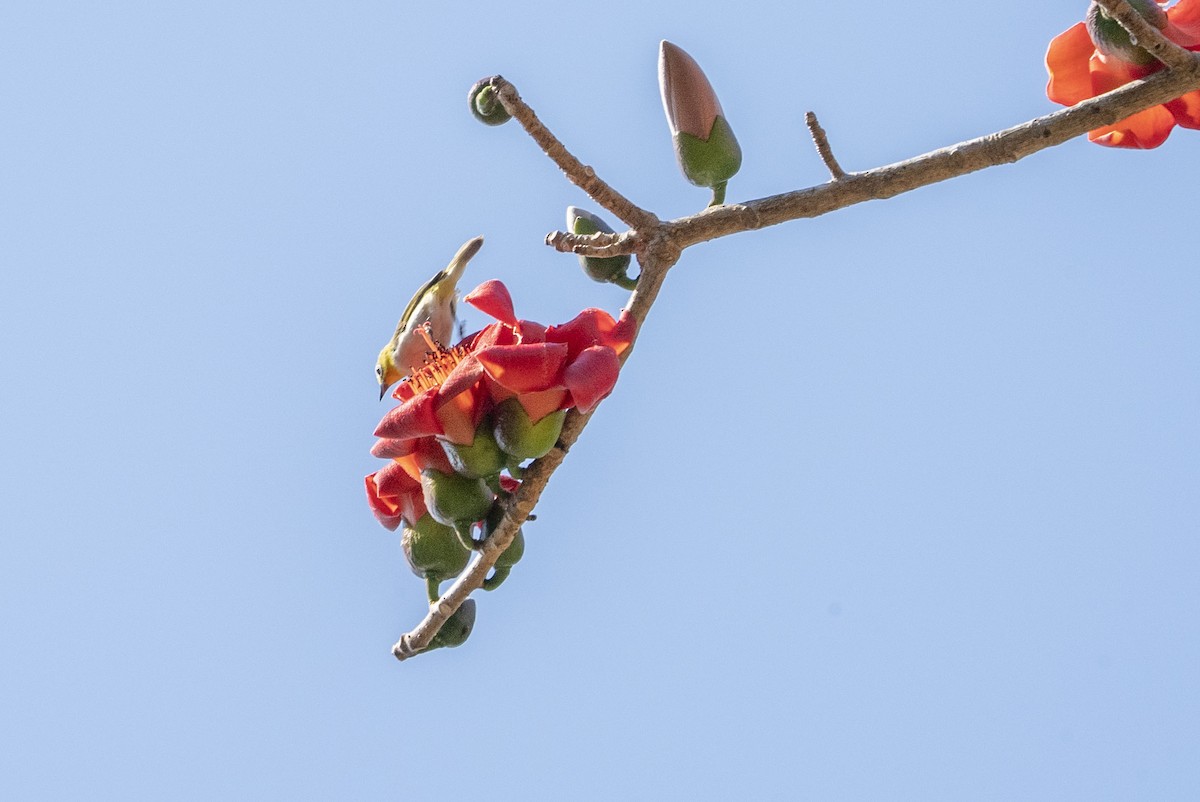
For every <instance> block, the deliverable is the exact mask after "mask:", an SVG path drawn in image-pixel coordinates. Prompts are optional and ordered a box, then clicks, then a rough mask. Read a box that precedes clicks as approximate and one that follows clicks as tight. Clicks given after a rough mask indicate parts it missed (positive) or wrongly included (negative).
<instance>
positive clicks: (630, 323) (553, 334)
mask: <svg viewBox="0 0 1200 802" xmlns="http://www.w3.org/2000/svg"><path fill="white" fill-rule="evenodd" d="M621 317H622V322H621V323H620V324H618V323H617V321H615V320H613V319H612V315H610V314H609V313H608V312H605V311H604V310H603V309H584V310H583V311H582V312H580V313H579V314H578V315H576V316H575V317H574V319H572V320H569V321H567V322H566V323H563V324H562V325H560V326H551V327H550V328H549V329H547V330H546V340H547V341H549V342H555V343H566V344H567V345H568V346H569V347H570V349H571V351H570V353H571V358H572V359H574V358H575V356H576V355H578V354H579V352H580V351H582V350H583V349H585V348H590V347H591V346H593V345H609V346H612V347H614V348H615V347H616V346H618V345H619V346H620V348H621V350H622V351H624V350H625V349H626V348H628V347H629V343H630V342H632V337H633V331H634V328H636V323H634V320H633V318H631V317H628V316H627V315H624V314H622V316H621Z"/></svg>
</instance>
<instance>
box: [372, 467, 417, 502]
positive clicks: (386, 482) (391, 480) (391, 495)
mask: <svg viewBox="0 0 1200 802" xmlns="http://www.w3.org/2000/svg"><path fill="white" fill-rule="evenodd" d="M375 486H376V487H377V488H378V489H379V497H380V498H382V499H396V498H399V497H400V496H401V495H403V494H404V493H410V492H412V491H413V490H420V489H421V483H420V482H419V481H417V480H416V479H414V478H413V477H411V476H409V475H408V473H407V472H406V471H405V470H404V467H403V466H401V465H400V463H398V462H389V463H388V464H387V465H384V466H383V467H382V468H380V469H379V470H377V471H375Z"/></svg>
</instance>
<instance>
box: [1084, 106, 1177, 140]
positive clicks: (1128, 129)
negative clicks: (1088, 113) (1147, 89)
mask: <svg viewBox="0 0 1200 802" xmlns="http://www.w3.org/2000/svg"><path fill="white" fill-rule="evenodd" d="M1174 127H1175V116H1174V115H1173V114H1171V112H1169V111H1167V109H1166V108H1165V107H1164V106H1151V107H1150V108H1148V109H1146V110H1145V111H1139V112H1138V113H1137V114H1133V115H1130V116H1129V117H1126V118H1125V119H1124V120H1119V121H1117V122H1115V123H1113V124H1112V125H1107V126H1105V127H1103V128H1097V129H1096V130H1095V131H1089V132H1088V139H1090V140H1092V141H1093V142H1095V143H1097V144H1100V145H1108V146H1109V147H1113V148H1156V147H1158V146H1159V145H1161V144H1162V143H1163V142H1165V141H1166V140H1167V136H1168V135H1169V134H1170V133H1171V129H1172V128H1174Z"/></svg>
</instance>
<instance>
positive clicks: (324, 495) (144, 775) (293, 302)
mask: <svg viewBox="0 0 1200 802" xmlns="http://www.w3.org/2000/svg"><path fill="white" fill-rule="evenodd" d="M407 5H409V4H399V3H348V4H328V3H307V2H302V3H286V4H285V3H258V4H245V3H227V2H215V3H205V4H202V5H193V6H190V7H174V6H172V7H165V6H158V5H154V4H146V3H123V2H114V3H109V4H104V5H103V6H99V5H93V4H83V3H37V4H34V3H22V4H9V5H8V6H6V7H5V8H4V9H3V10H0V109H3V119H4V123H3V125H0V145H2V147H0V267H2V268H3V269H2V270H0V342H2V343H3V352H4V354H5V357H6V359H7V365H6V375H7V380H6V381H5V382H4V387H3V390H2V391H0V413H3V416H4V419H5V421H6V422H7V425H5V426H4V427H3V433H2V435H0V442H2V447H0V483H2V485H0V486H2V488H3V490H2V492H0V512H2V516H3V519H4V521H5V522H6V526H5V527H4V528H5V534H4V535H3V537H2V538H0V639H2V641H3V643H4V644H5V646H6V654H7V659H6V660H5V668H4V672H3V673H4V679H5V681H4V692H3V693H2V694H0V735H3V740H4V742H5V744H6V746H5V748H4V749H3V750H0V792H2V795H4V796H6V797H11V798H25V799H37V798H44V799H71V798H85V797H86V798H106V799H107V798H111V799H161V798H179V799H212V798H245V799H250V798H253V799H297V798H368V797H378V796H382V795H385V794H386V795H390V796H400V797H401V798H411V799H427V798H432V797H433V795H434V794H442V795H450V794H454V795H461V796H463V797H467V796H478V795H480V794H485V793H486V794H490V795H491V798H493V799H497V800H507V799H531V798H572V799H610V798H614V797H617V798H630V799H675V798H689V799H727V798H731V797H739V798H759V799H783V798H788V799H797V798H799V799H922V800H929V799H1013V798H1021V799H1055V800H1062V799H1088V800H1095V799H1131V798H1140V799H1188V798H1194V797H1195V794H1196V793H1197V790H1198V789H1200V762H1198V761H1197V760H1196V755H1197V754H1198V753H1200V671H1197V666H1198V665H1200V624H1198V623H1197V622H1198V621H1200V615H1198V613H1200V586H1198V583H1197V577H1198V576H1200V543H1198V541H1197V537H1196V536H1197V532H1198V531H1200V493H1197V488H1198V487H1200V456H1198V454H1200V448H1198V447H1200V424H1198V423H1197V421H1198V419H1200V416H1198V414H1197V413H1198V411H1200V322H1198V317H1197V314H1196V310H1197V308H1200V271H1198V270H1197V260H1196V254H1195V249H1194V247H1192V246H1191V245H1190V244H1189V243H1191V242H1192V241H1193V239H1194V233H1193V228H1194V223H1193V221H1192V217H1193V214H1194V213H1193V210H1194V203H1195V195H1194V178H1195V176H1196V174H1197V171H1198V170H1200V138H1198V137H1200V135H1198V134H1197V133H1196V132H1190V131H1183V130H1179V131H1176V132H1175V133H1174V134H1173V135H1172V136H1171V138H1170V139H1169V140H1168V142H1167V143H1166V144H1165V145H1164V146H1163V147H1162V148H1160V149H1158V150H1156V151H1152V152H1144V153H1138V152H1120V151H1113V150H1107V149H1103V148H1100V147H1097V146H1094V145H1090V144H1088V143H1086V142H1085V141H1083V140H1078V141H1074V142H1071V143H1068V144H1066V145H1064V146H1062V147H1059V148H1056V149H1053V150H1052V151H1048V152H1043V153H1040V154H1036V155H1034V156H1032V157H1030V158H1028V159H1026V160H1024V161H1022V162H1020V163H1018V164H1016V165H1011V166H1005V167H1000V168H995V169H992V170H988V171H985V172H983V173H979V174H975V175H971V176H967V177H964V178H960V179H956V180H953V181H951V182H948V183H944V184H940V185H937V186H934V187H929V188H925V189H922V190H918V191H916V192H913V193H910V194H907V195H903V196H900V197H897V198H894V199H891V200H888V201H882V202H871V203H866V204H862V205H860V206H857V207H852V208H849V209H845V210H841V211H838V212H836V213H833V214H830V215H828V216H826V217H823V218H820V219H817V220H811V221H800V222H794V223H790V224H786V225H783V226H779V227H776V228H773V229H770V230H765V231H760V232H756V233H753V234H742V235H738V236H735V237H731V238H728V239H725V240H721V241H718V242H713V243H708V244H706V245H703V246H698V247H696V248H694V249H691V250H689V251H688V252H687V253H686V254H685V255H684V258H683V259H682V260H681V261H680V263H679V264H678V266H677V267H676V268H675V269H674V271H673V272H672V274H671V275H670V277H669V278H668V281H667V284H666V288H665V290H664V294H663V296H662V298H661V301H660V304H659V305H658V306H656V307H655V309H654V310H653V312H652V314H651V316H650V319H649V321H648V322H647V325H646V327H645V329H644V335H643V337H642V339H641V340H640V341H639V345H638V349H637V353H636V354H635V355H634V357H633V359H632V360H631V361H630V362H629V363H628V365H627V366H626V369H625V371H624V372H623V374H622V377H621V380H620V382H619V384H618V386H617V390H616V392H615V393H614V395H613V396H612V397H611V398H610V399H609V400H608V401H606V402H605V403H604V404H603V406H602V407H601V408H600V411H599V412H598V413H597V415H596V416H595V418H594V419H593V421H592V424H591V425H590V426H589V428H588V430H587V432H586V434H585V435H584V437H583V438H582V439H581V441H580V442H579V444H578V445H577V446H576V447H575V448H574V449H573V450H572V453H571V455H570V457H569V459H568V460H567V462H566V464H565V465H564V467H563V468H562V469H561V470H560V471H559V473H558V474H556V475H555V477H554V479H553V481H552V482H551V484H550V486H549V488H548V490H547V493H546V495H545V496H544V500H543V503H542V504H541V505H540V506H539V509H538V520H537V522H536V523H534V524H530V525H528V526H527V527H526V529H525V534H526V539H527V551H526V557H525V559H524V560H523V561H522V562H521V563H520V565H518V566H517V568H516V569H515V570H514V572H513V575H512V577H511V578H510V579H509V581H508V582H507V583H506V584H505V586H504V587H503V588H502V589H500V590H499V591H498V592H496V593H492V594H487V595H484V596H481V597H480V598H479V605H480V608H479V619H478V626H477V629H476V631H475V632H474V634H473V635H472V636H471V638H470V640H469V641H468V643H467V644H466V645H464V646H463V647H462V648H459V649H455V650H442V651H439V652H437V653H434V654H430V655H426V656H424V657H421V658H419V659H416V660H412V661H409V662H406V663H403V664H400V663H397V662H396V661H395V660H393V658H392V657H391V655H390V653H389V649H390V647H391V644H392V643H393V642H394V641H395V639H396V638H397V637H398V636H399V635H400V634H401V633H402V632H403V631H405V630H406V629H408V628H409V627H411V626H412V625H413V624H414V623H415V622H416V621H418V620H419V619H420V617H421V615H422V607H423V604H424V602H423V588H422V586H421V582H420V581H419V580H417V579H416V578H415V577H413V576H412V575H411V574H410V573H409V571H408V568H407V566H406V565H405V563H404V560H403V556H402V554H401V551H400V547H399V537H398V535H397V534H394V533H390V532H388V531H386V530H384V529H382V528H381V527H379V526H378V525H377V524H376V523H375V522H374V520H373V518H372V517H371V515H370V512H369V511H368V509H367V507H366V504H365V501H364V499H363V493H362V484H361V483H362V477H363V476H364V475H365V474H367V473H369V472H371V471H373V470H375V469H376V467H378V464H379V463H378V461H377V460H374V459H373V458H372V457H371V456H370V455H369V453H368V449H369V447H370V445H371V443H372V441H373V438H372V436H371V432H372V430H373V429H374V427H375V424H376V422H377V421H378V419H379V417H380V416H381V415H382V413H383V412H384V411H385V409H386V407H385V406H384V405H381V404H380V403H379V402H378V401H377V400H376V395H377V393H376V388H375V384H374V380H373V376H372V372H371V370H372V365H373V361H374V358H375V354H376V353H377V352H378V349H379V347H380V346H381V345H382V344H383V342H384V341H385V340H386V339H387V337H388V336H389V334H390V333H391V330H392V327H393V326H394V324H395V320H396V318H397V317H398V316H399V313H400V312H401V310H402V309H403V307H404V304H405V303H406V302H407V300H408V298H409V295H410V294H411V292H412V290H413V289H414V288H415V287H416V286H418V285H419V284H420V283H421V282H422V281H424V280H425V279H426V278H427V277H428V276H429V275H430V274H432V272H433V271H435V270H436V269H438V268H440V267H441V266H442V265H444V264H445V262H446V260H447V259H448V258H449V256H450V255H451V254H453V252H454V251H455V249H456V248H457V247H458V245H459V244H460V243H462V242H463V241H464V240H466V239H467V238H469V237H471V236H474V235H477V234H482V235H484V236H485V237H486V239H487V243H486V245H485V246H484V249H483V251H482V252H481V254H480V255H479V256H478V257H477V259H476V260H475V261H474V262H473V263H472V265H471V267H470V269H469V270H468V274H467V278H466V280H465V284H466V286H467V287H468V288H469V287H472V286H474V285H475V284H476V283H478V282H480V281H483V280H485V279H487V278H493V277H495V278H500V279H502V280H503V281H504V282H505V283H506V284H507V285H508V286H509V288H510V289H511V291H512V294H513V296H514V299H515V303H516V307H517V311H518V313H519V314H521V315H522V316H525V317H529V318H533V319H537V320H541V321H543V322H546V323H553V322H561V321H564V320H567V319H569V318H570V317H571V316H573V315H574V314H575V313H576V312H577V311H578V310H579V309H581V308H583V307H586V306H601V307H604V308H607V309H609V310H611V311H615V310H617V309H618V308H619V307H620V305H621V304H622V303H623V302H624V298H625V294H624V293H623V292H621V291H620V290H618V289H616V288H613V287H608V286H601V285H598V284H594V283H592V282H590V281H588V280H587V279H586V278H585V277H584V276H583V275H582V273H581V272H580V271H579V270H578V268H577V266H576V264H575V261H574V259H573V258H572V257H569V256H565V255H562V254H557V253H554V252H552V251H550V250H549V249H547V248H546V247H545V246H544V245H542V244H541V242H542V238H543V236H544V235H545V234H546V232H548V231H550V230H553V229H555V228H558V227H560V226H561V225H562V217H563V211H564V209H565V207H566V206H567V205H569V204H575V205H579V206H583V207H585V208H590V209H593V210H596V209H595V206H594V204H591V203H590V202H589V201H588V199H587V198H586V197H584V196H583V195H582V194H581V193H580V192H579V191H578V190H577V189H575V188H574V187H572V186H571V185H569V184H568V183H567V182H566V181H565V180H564V179H563V178H562V177H561V175H560V174H558V172H557V170H556V168H554V167H553V165H552V164H551V163H550V162H549V161H548V160H546V159H545V158H544V157H543V156H542V155H541V154H540V153H539V152H538V151H537V149H536V147H535V146H534V145H533V144H532V142H531V141H529V140H528V139H527V138H526V137H525V136H524V135H523V134H522V133H521V132H520V130H519V129H518V128H517V127H516V126H515V125H508V126H504V127H501V128H485V127H483V126H481V125H479V124H477V123H476V122H474V120H473V119H472V118H471V117H470V116H469V114H468V113H467V110H466V104H465V97H466V91H467V88H468V87H469V86H470V85H471V84H472V83H473V82H474V81H475V80H477V79H478V78H481V77H484V76H487V75H491V74H494V73H500V74H503V75H504V76H505V77H507V78H508V79H510V80H512V81H513V82H514V83H516V85H517V87H518V89H519V90H520V91H521V93H522V95H523V96H524V97H525V98H526V100H528V101H529V102H530V103H531V104H532V105H533V106H534V108H535V109H536V110H537V111H538V113H539V114H540V116H541V117H542V119H543V121H545V122H546V123H547V124H548V125H549V126H550V127H551V128H552V129H553V130H554V131H555V132H556V133H557V134H558V135H559V136H560V138H561V139H562V140H563V141H564V142H565V143H567V144H568V146H569V147H571V148H572V149H573V150H574V151H575V153H576V154H577V155H578V156H579V157H580V158H581V159H583V160H584V161H585V162H587V163H589V164H591V165H593V166H594V167H595V168H596V170H597V171H598V172H599V173H600V174H601V175H602V176H603V177H605V178H606V179H607V180H608V181H610V182H611V183H612V184H614V185H615V186H616V187H618V188H619V189H621V190H622V191H623V192H625V193H626V194H627V195H628V196H629V197H631V198H632V199H633V200H635V201H636V202H638V203H639V204H641V205H643V206H645V207H647V208H649V209H651V210H653V211H655V212H656V213H657V214H658V215H659V216H660V217H664V218H666V217H676V216H681V215H685V214H690V213H692V212H694V211H697V210H698V209H699V208H701V207H702V206H703V205H704V204H705V203H706V202H707V196H706V194H705V192H704V191H703V190H700V189H697V188H695V187H691V186H690V185H688V184H687V183H686V182H685V181H684V180H683V179H682V178H681V177H680V175H679V174H678V171H677V169H676V167H675V165H674V162H673V157H672V153H671V145H670V140H669V137H668V135H667V132H666V126H665V122H664V120H663V118H662V111H661V106H660V102H659V99H658V93H657V84H656V77H655V67H656V64H655V60H656V55H657V46H658V42H659V40H660V39H662V38H668V39H670V40H672V41H674V42H676V43H677V44H679V45H681V46H682V47H684V48H685V49H687V50H688V51H689V52H690V53H691V54H692V55H693V56H694V57H695V58H696V59H697V60H698V61H699V62H700V63H701V64H702V65H703V66H704V68H705V69H706V71H707V72H708V74H709V77H710V78H711V80H712V82H713V84H714V85H715V87H716V89H717V91H718V92H719V94H720V96H721V100H722V103H723V105H724V107H725V110H726V113H727V115H728V118H729V121H730V123H731V125H732V127H733V129H734V131H735V132H736V133H737V135H738V137H739V140H740V142H741V145H742V148H743V151H744V153H745V160H744V166H743V169H742V172H741V173H740V174H739V175H738V176H737V177H736V178H735V179H734V181H733V182H732V183H731V185H730V195H729V199H730V200H744V199H749V198H754V197H760V196H763V195H768V194H773V193H776V192H781V191H786V190H788V189H794V188H799V187H803V186H809V185H812V184H816V183H820V182H823V181H824V180H826V174H825V171H824V167H823V166H822V165H821V163H820V161H819V159H818V158H817V156H816V154H815V152H814V151H813V149H812V147H811V145H810V144H809V142H808V137H807V133H806V131H805V129H804V126H803V116H804V112H805V111H807V110H810V109H811V110H814V111H816V112H817V114H818V115H819V117H820V119H821V121H822V123H823V125H824V126H825V128H826V130H827V131H828V132H829V135H830V138H831V140H832V143H833V147H834V149H835V151H836V153H837V155H838V157H839V159H840V160H841V163H842V165H843V166H844V167H845V168H846V169H847V170H863V169H868V168H870V167H874V166H879V165H881V164H886V163H888V162H892V161H897V160H900V159H904V158H908V157H910V156H913V155H916V154H919V153H922V152H925V151H928V150H932V149H935V148H938V147H942V146H945V145H948V144H952V143H954V142H957V141H959V140H962V139H965V138H969V137H973V136H978V135H981V134H985V133H988V132H990V131H993V130H997V129H1000V128H1004V127H1007V126H1010V125H1013V124H1016V123H1019V122H1022V121H1024V120H1026V119H1029V118H1032V117H1034V116H1038V115H1040V114H1044V113H1046V112H1048V111H1050V110H1051V109H1052V105H1051V104H1050V103H1049V101H1047V100H1046V98H1045V95H1044V91H1043V90H1044V84H1045V72H1044V68H1043V66H1042V61H1041V59H1042V56H1043V54H1044V51H1045V47H1046V44H1047V43H1048V41H1049V40H1050V38H1051V37H1052V36H1054V35H1055V34H1057V33H1059V32H1060V31H1062V30H1064V29H1065V28H1066V27H1067V26H1069V25H1070V24H1072V23H1073V22H1074V21H1076V20H1077V19H1080V18H1081V17H1082V14H1083V10H1084V4H1083V3H1064V4H1045V5H1037V4H1034V6H1035V7H1032V8H1030V9H1028V10H1027V11H1026V10H1022V12H1021V14H1017V13H1015V12H1012V11H1011V10H1008V11H1005V12H1003V13H1001V10H1000V9H999V8H998V7H994V6H987V5H978V6H975V5H971V4H960V5H958V6H955V7H953V9H952V10H951V9H949V8H948V7H947V6H945V5H944V4H936V5H934V4H928V5H924V6H922V5H919V4H918V5H917V6H916V7H914V6H913V4H895V3H885V2H881V1H876V0H864V2H862V3H858V4H855V5H854V6H853V7H846V6H839V5H836V4H833V5H830V4H824V5H820V6H812V7H803V8H799V7H798V8H795V9H793V10H790V11H781V10H780V8H779V6H778V5H775V4H743V5H741V6H738V7H736V8H735V7H734V5H733V4H728V5H720V6H718V5H715V4H704V3H699V4H697V3H682V2H676V0H667V1H666V2H663V3H659V4H654V5H650V4H645V3H628V2H624V1H623V0H618V1H617V2H612V3H608V4H604V5H602V6H595V5H588V6H586V7H580V6H564V5H563V4H561V3H554V4H552V3H542V2H528V3H524V4H520V5H518V6H516V7H511V6H510V7H503V8H499V9H497V8H489V9H487V10H485V9H483V8H482V7H480V8H479V9H478V10H476V11H474V12H473V13H472V12H471V10H470V9H469V8H466V9H458V10H455V11H446V10H438V9H437V8H436V7H434V6H432V5H431V6H429V7H428V8H425V7H424V6H421V7H419V8H411V9H410V8H407V7H406V6H407ZM418 5H420V4H418ZM613 222H615V221H613ZM466 319H467V322H468V325H469V326H470V327H475V326H478V325H480V324H481V323H483V322H484V320H483V318H482V317H481V316H478V315H477V314H476V313H474V312H473V311H472V312H468V313H466Z"/></svg>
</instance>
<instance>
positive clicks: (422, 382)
mask: <svg viewBox="0 0 1200 802" xmlns="http://www.w3.org/2000/svg"><path fill="white" fill-rule="evenodd" d="M421 334H422V335H424V337H425V342H427V343H428V344H429V348H430V350H429V351H428V352H426V354H425V364H424V365H422V366H421V368H420V369H418V370H415V371H413V372H412V374H411V375H410V376H407V377H406V378H404V379H401V380H400V383H401V384H407V385H408V386H409V387H411V388H412V390H413V392H414V394H416V395H419V394H420V393H423V392H425V391H426V390H432V389H434V388H437V387H441V386H442V384H443V383H444V382H445V381H446V377H447V376H449V375H450V372H451V371H452V370H454V368H456V367H457V366H458V363H460V362H462V361H463V360H464V359H466V358H467V357H468V356H470V355H471V349H470V348H468V347H466V346H465V345H456V346H454V347H453V348H446V346H444V345H442V344H441V343H439V342H437V341H436V340H434V339H433V338H431V337H430V336H429V334H428V333H427V332H425V331H424V330H422V331H421Z"/></svg>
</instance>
